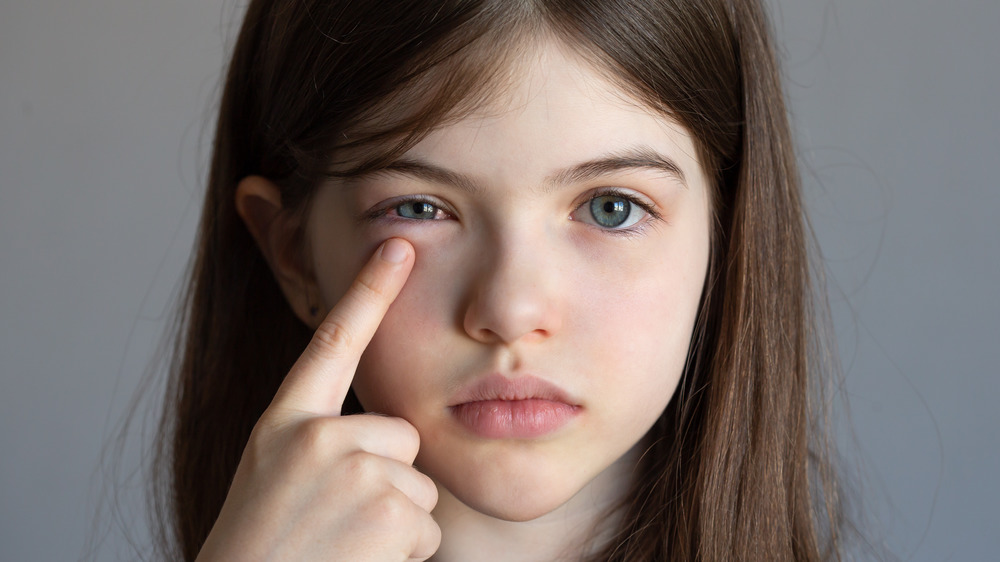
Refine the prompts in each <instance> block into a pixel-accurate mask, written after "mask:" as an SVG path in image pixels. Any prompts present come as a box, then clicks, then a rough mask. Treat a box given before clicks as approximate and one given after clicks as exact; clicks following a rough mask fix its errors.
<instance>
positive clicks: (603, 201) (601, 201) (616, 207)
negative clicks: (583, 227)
mask: <svg viewBox="0 0 1000 562" xmlns="http://www.w3.org/2000/svg"><path fill="white" fill-rule="evenodd" d="M646 214H647V211H646V210H645V209H643V208H642V206H641V205H640V204H638V203H637V202H636V201H635V200H634V199H632V198H631V197H626V196H624V195H619V194H617V193H605V194H601V195H597V196H595V197H593V198H591V199H590V200H589V201H587V202H586V203H584V204H583V205H581V206H580V208H579V209H577V211H576V212H575V213H574V214H573V215H574V216H573V218H574V220H579V221H582V222H586V223H590V224H594V225H597V226H599V227H601V228H606V229H621V228H628V227H630V226H632V225H634V224H636V223H637V222H639V221H640V220H642V218H643V217H644V216H646ZM577 215H580V216H577Z"/></svg>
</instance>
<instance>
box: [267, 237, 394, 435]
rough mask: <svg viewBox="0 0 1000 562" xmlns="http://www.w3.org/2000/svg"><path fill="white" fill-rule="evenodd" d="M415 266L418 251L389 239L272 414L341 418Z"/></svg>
mask: <svg viewBox="0 0 1000 562" xmlns="http://www.w3.org/2000/svg"><path fill="white" fill-rule="evenodd" d="M412 267H413V247H412V246H411V245H410V244H409V242H406V241H405V240H402V239H399V238H390V239H389V240H386V241H385V242H384V243H383V244H382V246H381V247H379V249H378V250H376V251H375V254H374V255H373V256H372V258H371V259H370V260H369V261H368V263H367V264H365V266H364V267H363V268H362V269H361V272H360V273H358V276H357V278H355V280H354V282H353V283H352V284H351V286H350V288H348V289H347V292H346V293H345V294H344V296H343V297H342V298H341V299H340V302H338V303H337V305H336V306H334V307H333V309H332V310H331V311H330V312H329V314H327V316H326V318H325V319H324V320H323V322H322V324H320V326H319V328H317V329H316V333H315V334H314V335H313V338H312V340H311V341H310V342H309V345H308V347H306V349H305V351H304V352H303V353H302V355H301V356H300V357H299V359H298V361H296V362H295V365H293V366H292V369H291V370H290V371H289V373H288V375H287V376H286V377H285V380H284V382H283V383H282V384H281V387H280V388H279V389H278V392H277V394H276V395H275V397H274V400H273V401H272V403H271V406H270V408H269V409H270V410H290V411H298V412H311V413H314V414H320V415H339V414H340V410H341V407H342V406H343V404H344V398H345V397H346V396H347V391H348V389H350V386H351V381H352V380H353V379H354V371H355V370H356V369H357V366H358V362H359V361H360V359H361V354H362V353H363V352H364V350H365V348H366V347H367V346H368V343H369V342H370V341H371V339H372V336H374V335H375V331H376V330H377V329H378V326H379V324H380V323H381V322H382V318H383V317H384V316H385V313H386V311H387V310H388V309H389V305H390V304H392V301H393V300H394V299H395V298H396V296H397V295H398V294H399V291H400V290H401V289H402V288H403V284H404V283H405V282H406V278H407V276H409V273H410V270H411V269H412Z"/></svg>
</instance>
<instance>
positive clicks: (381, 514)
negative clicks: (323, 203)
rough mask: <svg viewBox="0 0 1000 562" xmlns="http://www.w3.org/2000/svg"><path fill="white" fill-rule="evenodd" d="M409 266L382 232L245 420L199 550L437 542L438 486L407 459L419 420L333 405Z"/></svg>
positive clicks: (361, 549) (430, 545)
mask: <svg viewBox="0 0 1000 562" xmlns="http://www.w3.org/2000/svg"><path fill="white" fill-rule="evenodd" d="M393 255H395V256H396V257H397V258H401V259H398V260H397V261H393V260H391V259H386V258H391V257H392V256H393ZM412 267H413V250H412V247H411V246H410V244H409V243H407V242H404V241H402V240H399V239H390V240H388V241H386V242H385V243H384V244H383V245H382V247H381V248H380V249H379V250H377V251H376V252H375V255H374V256H373V257H372V259H371V260H370V261H369V262H368V264H367V265H365V267H364V268H363V269H362V270H361V272H360V273H359V274H358V277H357V279H355V281H354V283H353V284H352V285H351V287H350V288H349V289H348V290H347V293H346V294H345V295H344V297H343V298H342V299H341V300H340V302H339V303H337V305H336V306H335V307H334V308H333V310H331V311H330V313H329V314H328V315H327V317H326V318H325V319H324V321H323V323H322V324H321V325H320V327H319V328H318V329H317V330H316V333H315V335H314V336H313V338H312V341H311V342H309V346H308V347H307V348H306V350H305V351H304V352H303V353H302V355H301V356H300V357H299V359H298V361H296V362H295V365H294V366H292V369H291V371H289V373H288V375H287V376H286V377H285V380H284V381H283V382H282V384H281V387H280V388H279V389H278V392H277V393H276V394H275V397H274V400H273V401H272V402H271V404H270V406H268V408H267V410H265V411H264V414H263V415H262V416H261V417H260V420H259V421H258V422H257V425H256V426H254V429H253V432H252V433H251V435H250V440H249V442H248V443H247V447H246V449H245V450H244V451H243V457H242V458H241V459H240V464H239V466H238V467H237V469H236V474H235V476H234V479H233V484H232V486H231V487H230V489H229V495H228V496H227V497H226V501H225V503H224V504H223V506H222V511H221V513H220V514H219V518H218V520H217V521H216V523H215V525H214V526H213V527H212V531H211V532H210V533H209V535H208V539H207V540H206V541H205V544H204V546H203V548H202V550H201V552H200V553H199V555H198V560H199V561H210V560H281V561H289V562H290V561H298V560H351V561H354V560H357V561H364V560H380V561H381V560H393V561H396V560H425V559H427V558H429V557H430V556H431V555H433V554H434V552H435V551H436V550H437V548H438V546H439V545H440V542H441V530H440V529H439V528H438V526H437V524H436V523H435V522H434V520H433V519H432V518H431V516H430V511H431V510H432V509H433V508H434V506H435V504H436V503H437V499H438V497H437V488H436V487H435V486H434V483H433V481H431V479H430V478H428V477H427V476H425V475H424V474H421V473H420V472H418V471H417V470H416V469H414V468H413V466H412V465H413V459H414V458H416V456H417V450H418V449H419V446H420V438H419V435H418V434H417V430H416V429H414V427H413V426H412V425H410V424H409V423H408V422H407V421H405V420H403V419H401V418H392V417H386V416H379V415H357V416H343V417H342V416H341V415H340V411H341V408H342V406H343V403H344V397H345V396H346V395H347V391H348V389H349V388H350V386H351V381H352V379H353V378H354V372H355V370H356V369H357V366H358V361H359V360H360V358H361V354H362V352H363V351H364V349H365V347H366V346H367V345H368V343H369V342H370V341H371V338H372V336H373V335H374V333H375V330H376V329H377V328H378V325H379V323H380V322H381V321H382V317H383V316H384V315H385V312H386V310H387V309H388V308H389V305H390V304H391V303H392V301H393V300H394V299H395V298H396V295H397V294H399V291H400V289H401V288H402V286H403V283H404V282H405V281H406V278H407V276H408V275H409V272H410V269H411V268H412Z"/></svg>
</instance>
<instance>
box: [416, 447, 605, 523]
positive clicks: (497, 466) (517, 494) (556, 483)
mask: <svg viewBox="0 0 1000 562" xmlns="http://www.w3.org/2000/svg"><path fill="white" fill-rule="evenodd" d="M504 460H508V461H509V460H510V459H504ZM504 460H500V459H494V461H495V462H489V461H487V462H485V463H482V464H478V465H477V464H474V463H473V464H471V466H470V465H466V467H465V470H460V471H454V470H453V469H452V470H448V469H446V470H442V471H429V472H428V474H429V475H430V476H431V477H432V478H433V479H434V480H435V481H436V482H438V484H439V485H440V486H442V487H443V488H444V489H445V491H446V492H447V493H448V494H450V495H452V496H454V498H455V499H457V500H458V501H460V502H461V503H462V504H464V505H465V506H467V507H469V508H471V509H473V510H475V511H477V512H479V513H482V514H484V515H487V516H489V517H493V518H496V519H501V520H504V521H511V522H524V521H531V520H534V519H537V518H539V517H542V516H544V515H546V514H548V513H551V512H553V511H555V510H556V509H558V508H559V507H561V506H562V505H563V504H565V503H566V502H567V501H569V500H570V498H572V497H573V496H575V495H576V494H577V492H579V491H580V490H581V489H583V488H584V487H585V486H586V484H587V482H588V481H589V480H590V479H589V478H586V477H584V476H583V475H582V474H573V473H572V471H569V470H565V468H563V469H559V468H557V467H554V466H546V463H545V462H544V461H541V462H537V461H540V460H541V459H537V460H536V462H535V463H530V464H528V463H515V464H518V466H511V464H508V463H505V462H504ZM522 460H527V459H522ZM439 468H440V467H439Z"/></svg>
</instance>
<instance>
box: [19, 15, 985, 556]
mask: <svg viewBox="0 0 1000 562" xmlns="http://www.w3.org/2000/svg"><path fill="white" fill-rule="evenodd" d="M778 4H779V6H778V10H776V13H775V14H774V19H775V23H776V26H777V29H778V41H779V44H780V45H781V48H782V56H783V59H784V64H785V67H784V68H785V73H786V77H787V84H788V85H787V88H788V92H789V100H790V105H791V111H792V114H793V119H794V127H795V131H796V135H797V137H798V139H799V145H800V148H801V157H802V162H803V165H804V174H805V178H806V197H807V201H808V204H809V207H810V210H811V215H812V219H813V222H814V226H815V229H816V233H817V236H818V239H819V242H820V245H821V247H822V249H823V251H824V258H825V267H826V270H827V272H828V274H829V279H828V282H829V285H830V299H831V304H832V308H833V319H834V322H835V326H836V330H835V331H836V335H837V337H838V338H839V344H840V356H841V359H842V362H843V370H844V379H845V385H844V390H845V394H846V395H848V397H849V400H850V406H851V410H852V424H853V437H851V433H849V432H847V431H842V433H841V441H842V442H843V443H844V444H845V446H846V450H847V454H848V457H847V460H846V462H845V464H846V465H848V466H849V467H850V468H851V471H852V473H854V474H855V475H856V476H855V477H854V481H855V482H856V483H858V484H859V485H861V486H863V487H862V488H861V490H862V492H860V493H859V494H856V496H857V497H858V500H859V502H860V503H861V504H863V505H865V506H867V508H868V509H869V511H870V513H871V516H870V517H869V520H868V521H866V522H864V523H863V526H864V528H865V532H866V533H867V534H868V535H869V536H871V537H872V540H873V541H874V542H875V543H877V544H880V545H885V546H886V547H887V548H888V549H889V550H890V551H891V552H892V553H893V554H894V555H895V556H897V557H899V558H900V559H903V560H996V559H997V556H998V555H997V552H1000V538H998V537H1000V517H998V516H997V514H996V506H997V505H1000V485H998V484H997V482H996V477H997V475H998V474H1000V458H998V453H997V450H998V447H997V445H998V439H997V437H996V435H995V433H994V430H995V429H996V428H997V427H998V422H1000V414H998V413H997V410H996V408H995V407H994V403H995V401H996V400H997V398H998V397H1000V392H998V390H1000V382H998V378H997V374H998V370H1000V351H998V349H1000V338H998V337H997V336H998V330H997V327H996V326H997V319H998V318H1000V297H998V296H997V289H998V288H1000V260H998V251H997V249H996V243H997V242H998V241H1000V227H998V226H997V224H998V222H997V221H996V217H995V215H996V214H997V213H1000V190H998V189H997V188H998V181H997V179H996V165H997V161H998V159H1000V110H998V100H1000V70H998V69H1000V63H998V59H1000V57H998V55H1000V33H998V30H1000V2H997V1H996V0H988V1H986V0H982V1H974V0H952V1H950V2H947V3H945V2H932V1H930V0H842V1H837V2H823V1H819V0H811V1H803V0H781V1H780V2H778ZM240 10H241V7H240V5H237V4H234V3H232V2H224V1H222V0H210V1H209V0H198V1H192V0H187V1H177V0H175V1H171V2H155V1H152V0H128V1H126V0H76V1H74V2H56V1H54V0H30V1H29V0H4V2H3V4H2V5H0V365H2V371H0V375H2V387H0V389H2V390H0V559H2V560H72V559H77V558H79V557H80V556H82V555H83V554H85V551H89V552H90V553H91V554H93V555H94V556H95V557H96V558H98V559H113V558H115V557H116V556H117V555H121V556H122V557H123V558H130V557H131V555H130V551H129V550H128V548H129V547H128V544H127V540H128V537H127V536H126V535H125V534H123V533H122V532H121V531H120V530H119V528H118V527H119V525H118V523H117V520H118V519H123V520H125V521H126V522H128V523H129V526H130V527H131V528H132V540H134V541H136V542H138V543H139V544H140V545H141V544H144V543H145V542H146V541H147V540H148V539H147V538H146V535H145V531H144V529H145V527H144V526H143V524H142V520H141V512H142V501H141V500H142V497H141V494H140V492H141V484H142V480H141V476H140V475H135V474H131V472H132V471H133V469H134V468H135V466H136V465H137V463H138V459H139V458H141V456H142V449H141V446H140V443H141V441H140V440H139V439H138V438H137V437H133V438H132V439H129V440H126V441H124V442H121V444H122V446H123V449H124V453H123V455H122V458H123V459H124V462H123V463H122V466H121V473H120V474H118V475H114V474H109V473H108V472H107V470H103V471H102V470H99V468H98V467H99V466H100V464H101V461H102V459H104V460H105V466H106V467H107V468H108V469H109V468H110V466H112V465H110V464H109V462H108V461H110V460H112V459H113V458H114V457H115V456H116V453H115V450H116V443H118V442H117V441H115V439H114V436H115V434H116V433H115V432H116V427H117V423H118V421H119V420H120V419H121V417H122V414H123V412H124V411H125V409H126V407H127V406H128V404H129V403H130V400H131V397H132V396H133V394H134V392H135V391H136V389H137V386H138V384H139V381H140V380H141V379H142V377H143V373H144V372H145V371H146V370H147V366H148V365H149V364H150V361H151V359H152V358H153V356H154V350H155V346H156V343H157V341H158V338H159V336H160V333H161V332H162V330H163V328H164V326H165V321H166V317H167V312H168V310H169V309H170V302H171V298H172V297H173V295H174V294H175V290H176V287H177V282H178V279H179V278H180V275H181V272H182V270H183V268H184V265H185V263H186V261H187V256H188V253H189V251H190V246H191V241H192V237H193V230H194V226H195V223H196V219H197V215H198V206H199V203H200V193H201V188H202V178H203V177H204V171H205V160H206V159H207V156H206V154H207V147H208V144H209V134H208V133H209V132H210V131H209V130H208V128H206V126H205V123H206V122H207V121H210V120H211V119H210V117H211V115H212V108H213V107H214V105H215V102H216V97H217V85H218V76H219V73H220V71H221V69H222V67H223V59H224V52H225V51H226V45H228V43H229V42H230V41H231V39H232V37H233V36H234V35H235V32H236V25H237V22H238V19H239V15H240V13H241V12H240ZM148 395H149V396H152V397H153V398H151V399H149V400H147V401H146V402H144V403H142V404H141V405H140V408H139V413H138V415H137V416H136V420H137V423H136V426H135V427H134V428H133V429H134V431H132V432H131V433H132V435H133V436H135V435H141V434H142V427H143V421H144V414H146V413H148V412H150V411H152V407H153V405H154V404H155V397H156V395H157V389H156V388H155V386H154V388H153V389H152V390H151V391H150V393H149V394H148ZM844 419H846V418H844V417H843V416H842V417H841V420H844ZM840 425H841V426H842V427H843V426H844V425H845V424H844V423H841V424H840ZM111 483H114V486H113V487H110V484H111ZM112 488H113V489H114V490H116V491H117V495H118V497H117V498H116V497H114V495H113V494H111V491H110V490H111V489H112ZM102 498H104V499H103V500H102ZM115 505H117V506H118V511H117V512H115V511H114V510H112V509H110V507H111V506H115ZM115 513H118V515H117V516H115ZM96 514H101V515H100V517H99V518H97V521H98V524H97V525H92V521H94V520H95V517H96ZM88 537H89V538H88Z"/></svg>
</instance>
